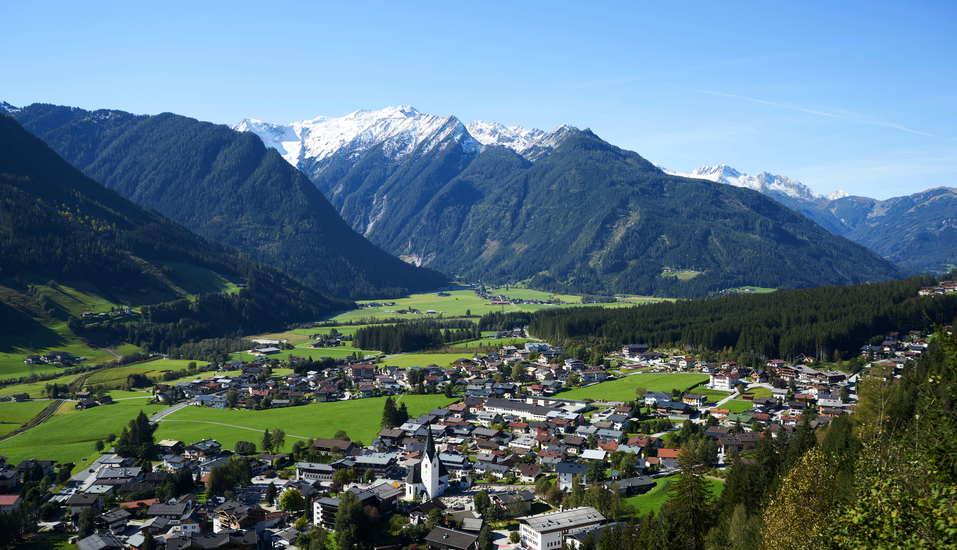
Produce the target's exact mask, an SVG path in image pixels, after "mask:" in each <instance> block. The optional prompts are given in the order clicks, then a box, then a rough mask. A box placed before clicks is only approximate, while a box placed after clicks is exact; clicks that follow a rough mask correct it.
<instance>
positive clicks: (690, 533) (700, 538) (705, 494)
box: [666, 449, 712, 549]
mask: <svg viewBox="0 0 957 550" xmlns="http://www.w3.org/2000/svg"><path fill="white" fill-rule="evenodd" d="M678 467H679V468H680V473H679V474H678V476H677V479H676V480H675V481H674V482H673V483H672V484H671V488H670V489H669V491H668V507H667V512H666V513H667V519H668V523H669V525H670V527H671V531H672V533H671V535H672V537H673V538H674V540H675V541H677V542H678V544H677V546H680V547H682V548H689V549H698V548H704V536H705V534H706V533H707V532H708V529H709V527H710V522H711V500H712V495H711V489H710V487H709V486H708V485H709V484H708V481H707V480H706V479H705V478H704V477H701V475H699V474H698V473H697V471H696V469H697V465H696V462H695V457H694V455H693V454H692V453H691V452H690V451H688V450H686V449H682V450H681V452H679V453H678Z"/></svg>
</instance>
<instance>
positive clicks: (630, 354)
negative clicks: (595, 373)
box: [621, 344, 648, 359]
mask: <svg viewBox="0 0 957 550" xmlns="http://www.w3.org/2000/svg"><path fill="white" fill-rule="evenodd" d="M646 351H648V346H647V345H645V344H625V345H624V346H622V347H621V354H622V355H623V356H624V357H627V358H629V359H634V358H636V357H638V356H639V355H641V354H642V353H645V352H646Z"/></svg>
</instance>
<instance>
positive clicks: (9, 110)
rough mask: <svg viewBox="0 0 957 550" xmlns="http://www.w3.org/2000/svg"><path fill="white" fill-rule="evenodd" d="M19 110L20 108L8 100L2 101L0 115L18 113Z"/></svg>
mask: <svg viewBox="0 0 957 550" xmlns="http://www.w3.org/2000/svg"><path fill="white" fill-rule="evenodd" d="M19 110H20V109H18V108H16V107H14V106H13V105H10V104H9V103H7V102H6V101H0V115H12V114H13V113H16V112H17V111H19Z"/></svg>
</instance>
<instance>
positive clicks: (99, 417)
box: [0, 397, 163, 467]
mask: <svg viewBox="0 0 957 550" xmlns="http://www.w3.org/2000/svg"><path fill="white" fill-rule="evenodd" d="M148 401H149V398H146V397H144V398H143V399H130V400H124V401H118V402H117V403H115V404H113V405H106V406H100V407H93V408H91V409H87V410H85V411H80V412H77V413H74V414H68V415H56V416H54V417H53V418H51V419H50V420H48V421H46V422H44V423H43V424H41V425H40V426H37V427H36V428H33V429H32V430H30V431H28V432H26V433H23V434H20V435H18V436H15V437H13V438H10V439H8V440H6V441H0V454H2V455H4V456H7V457H9V459H10V460H9V462H13V463H14V464H16V463H19V462H20V461H22V460H28V459H31V458H37V459H41V460H56V461H58V462H74V463H76V464H78V465H81V459H82V458H84V457H87V458H89V459H90V460H92V459H93V458H95V457H96V456H97V454H96V451H95V450H94V448H93V444H94V443H95V442H96V441H97V440H99V439H103V438H105V437H106V436H107V435H109V434H111V433H112V434H116V435H119V434H120V432H122V431H123V427H124V426H126V425H127V424H128V423H129V421H130V420H132V419H133V418H134V417H135V416H136V415H138V414H139V412H140V410H143V411H144V412H145V413H146V414H147V415H151V414H153V413H155V412H157V411H159V410H162V409H163V406H162V405H147V402H148ZM63 406H64V407H70V406H72V403H70V402H67V403H65V404H64V405H63ZM78 467H81V466H78Z"/></svg>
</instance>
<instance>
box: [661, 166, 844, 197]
mask: <svg viewBox="0 0 957 550" xmlns="http://www.w3.org/2000/svg"><path fill="white" fill-rule="evenodd" d="M656 166H657V165H656ZM658 168H659V169H661V171H662V172H664V173H666V174H670V175H672V176H683V177H686V178H696V179H704V180H711V181H714V182H718V183H726V184H728V185H734V186H735V187H746V188H748V189H753V190H755V191H758V192H760V193H764V194H768V193H769V192H777V193H781V194H782V195H786V196H788V197H792V198H795V199H801V200H805V201H809V202H815V201H817V200H820V199H827V200H835V199H839V198H841V197H846V196H847V193H845V192H844V191H835V192H833V193H831V194H830V195H827V196H824V195H821V194H820V193H815V192H814V191H812V190H811V188H810V187H808V186H806V185H804V184H803V183H801V182H800V181H798V180H793V179H791V178H789V177H787V176H775V175H773V174H769V173H768V172H762V173H760V174H758V175H757V176H751V175H748V174H743V173H741V172H738V171H737V170H735V169H734V168H731V167H730V166H728V165H726V164H722V165H719V166H702V167H700V168H696V169H695V170H694V171H692V172H676V171H674V170H668V169H666V168H663V167H661V166H658Z"/></svg>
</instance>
